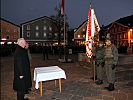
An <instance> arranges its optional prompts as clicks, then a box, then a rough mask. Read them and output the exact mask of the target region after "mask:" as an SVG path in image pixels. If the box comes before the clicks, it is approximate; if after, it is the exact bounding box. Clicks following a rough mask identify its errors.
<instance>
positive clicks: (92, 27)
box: [86, 8, 100, 58]
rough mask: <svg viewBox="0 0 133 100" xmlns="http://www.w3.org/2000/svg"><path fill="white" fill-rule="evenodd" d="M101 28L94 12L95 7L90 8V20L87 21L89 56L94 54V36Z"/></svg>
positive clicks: (87, 52) (87, 49)
mask: <svg viewBox="0 0 133 100" xmlns="http://www.w3.org/2000/svg"><path fill="white" fill-rule="evenodd" d="M99 30H100V27H99V24H98V21H97V18H96V16H95V13H94V9H91V8H90V10H89V12H88V21H87V31H86V55H87V56H88V58H91V56H92V55H93V53H92V47H93V42H94V40H93V38H94V36H95V35H96V34H98V32H99Z"/></svg>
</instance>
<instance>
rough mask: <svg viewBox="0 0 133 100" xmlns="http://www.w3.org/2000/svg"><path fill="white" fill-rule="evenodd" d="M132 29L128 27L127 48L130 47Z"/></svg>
mask: <svg viewBox="0 0 133 100" xmlns="http://www.w3.org/2000/svg"><path fill="white" fill-rule="evenodd" d="M132 31H133V29H129V31H128V43H129V48H130V47H131V40H132Z"/></svg>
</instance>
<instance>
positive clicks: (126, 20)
mask: <svg viewBox="0 0 133 100" xmlns="http://www.w3.org/2000/svg"><path fill="white" fill-rule="evenodd" d="M115 22H117V23H120V24H123V25H125V26H128V27H133V15H130V16H127V17H123V18H120V19H118V20H116V21H115Z"/></svg>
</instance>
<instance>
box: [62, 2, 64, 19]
mask: <svg viewBox="0 0 133 100" xmlns="http://www.w3.org/2000/svg"><path fill="white" fill-rule="evenodd" d="M61 17H64V0H61Z"/></svg>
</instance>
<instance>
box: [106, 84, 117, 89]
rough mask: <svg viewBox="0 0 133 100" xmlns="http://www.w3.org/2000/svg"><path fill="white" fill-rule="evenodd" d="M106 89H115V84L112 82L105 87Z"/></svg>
mask: <svg viewBox="0 0 133 100" xmlns="http://www.w3.org/2000/svg"><path fill="white" fill-rule="evenodd" d="M105 89H106V90H108V91H114V90H115V88H114V84H112V83H110V84H109V86H108V87H105Z"/></svg>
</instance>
